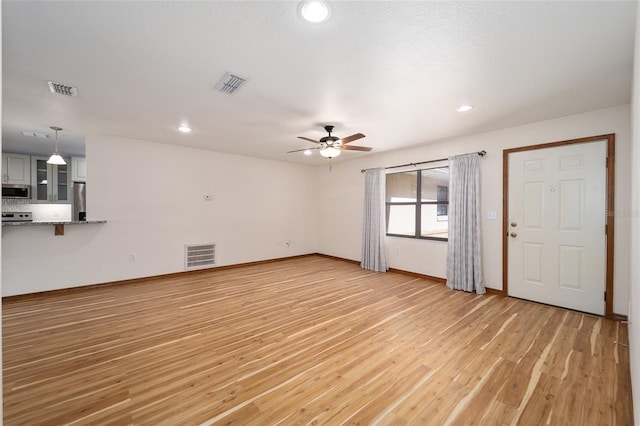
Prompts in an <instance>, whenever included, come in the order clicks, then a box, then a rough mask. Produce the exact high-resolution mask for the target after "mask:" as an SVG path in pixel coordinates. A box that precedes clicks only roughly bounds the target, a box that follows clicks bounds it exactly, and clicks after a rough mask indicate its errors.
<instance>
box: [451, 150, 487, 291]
mask: <svg viewBox="0 0 640 426" xmlns="http://www.w3.org/2000/svg"><path fill="white" fill-rule="evenodd" d="M448 213H449V244H448V252H447V287H449V288H452V289H454V290H464V291H475V292H476V293H478V294H484V293H485V292H486V290H485V287H484V283H483V281H482V270H481V269H482V262H481V257H480V156H479V155H478V154H477V153H472V154H464V155H456V156H453V157H449V211H448Z"/></svg>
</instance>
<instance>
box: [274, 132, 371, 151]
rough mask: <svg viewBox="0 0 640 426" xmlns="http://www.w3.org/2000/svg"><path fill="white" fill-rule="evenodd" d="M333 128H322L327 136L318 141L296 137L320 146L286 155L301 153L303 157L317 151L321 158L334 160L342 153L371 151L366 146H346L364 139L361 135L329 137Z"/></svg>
mask: <svg viewBox="0 0 640 426" xmlns="http://www.w3.org/2000/svg"><path fill="white" fill-rule="evenodd" d="M333 128H334V126H324V130H326V132H327V133H328V134H329V135H328V136H325V137H323V138H320V140H315V139H311V138H307V137H304V136H298V139H302V140H305V141H308V142H313V143H315V144H318V145H320V146H319V147H316V148H305V149H296V150H293V151H289V152H288V153H287V154H290V153H292V152H300V151H303V152H304V153H305V155H310V153H311V150H312V149H319V150H320V155H322V156H323V157H325V158H335V157H337V156H338V155H340V153H341V152H342V151H371V150H372V149H373V148H371V147H368V146H357V145H347V144H348V143H351V142H353V141H357V140H358V139H362V138H364V137H365V136H364V135H363V134H362V133H355V134H353V135H351V136H347V137H346V138H339V137H337V136H332V135H331V133H332V132H333Z"/></svg>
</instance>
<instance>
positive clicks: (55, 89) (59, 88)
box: [47, 81, 78, 97]
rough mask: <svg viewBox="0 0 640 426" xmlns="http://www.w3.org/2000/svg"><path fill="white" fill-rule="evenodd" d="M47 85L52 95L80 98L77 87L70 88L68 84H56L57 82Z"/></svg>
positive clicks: (50, 82)
mask: <svg viewBox="0 0 640 426" xmlns="http://www.w3.org/2000/svg"><path fill="white" fill-rule="evenodd" d="M47 84H48V85H49V90H51V93H57V94H58V95H65V96H73V97H77V96H78V88H77V87H73V86H69V85H68V84H62V83H56V82H55V81H47Z"/></svg>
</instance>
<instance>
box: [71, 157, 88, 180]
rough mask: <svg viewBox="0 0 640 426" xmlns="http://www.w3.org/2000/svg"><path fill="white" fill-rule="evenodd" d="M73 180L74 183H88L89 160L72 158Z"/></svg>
mask: <svg viewBox="0 0 640 426" xmlns="http://www.w3.org/2000/svg"><path fill="white" fill-rule="evenodd" d="M71 180H72V181H73V182H86V181H87V160H86V158H84V157H72V158H71Z"/></svg>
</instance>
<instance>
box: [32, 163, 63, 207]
mask: <svg viewBox="0 0 640 426" xmlns="http://www.w3.org/2000/svg"><path fill="white" fill-rule="evenodd" d="M48 159H49V157H31V181H32V182H33V185H32V194H31V202H33V203H61V204H69V203H71V186H70V184H71V179H70V178H71V173H69V164H68V163H67V164H66V165H63V166H56V165H52V164H47V160H48ZM65 161H67V162H68V161H69V160H67V159H65Z"/></svg>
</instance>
